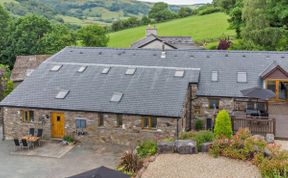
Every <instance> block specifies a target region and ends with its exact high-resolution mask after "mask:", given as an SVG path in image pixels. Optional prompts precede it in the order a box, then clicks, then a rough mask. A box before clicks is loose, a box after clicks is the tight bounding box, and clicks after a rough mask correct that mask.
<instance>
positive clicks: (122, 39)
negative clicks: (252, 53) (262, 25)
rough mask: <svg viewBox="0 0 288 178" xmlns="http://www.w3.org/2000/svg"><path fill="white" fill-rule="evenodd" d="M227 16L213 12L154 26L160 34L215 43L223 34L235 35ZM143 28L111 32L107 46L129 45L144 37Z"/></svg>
mask: <svg viewBox="0 0 288 178" xmlns="http://www.w3.org/2000/svg"><path fill="white" fill-rule="evenodd" d="M227 18H228V16H227V15H225V14H224V13H214V14H209V15H205V16H191V17H187V18H182V19H177V20H173V21H169V22H164V23H159V24H156V27H157V28H158V33H159V35H162V36H165V35H167V36H192V38H193V40H194V41H196V42H198V43H201V42H203V41H208V42H211V43H215V42H216V41H218V39H219V38H220V37H222V36H223V35H229V36H230V37H233V36H235V32H234V30H229V29H228V27H229V24H228V22H227ZM145 29H146V26H141V27H136V28H131V29H127V30H123V31H119V32H114V33H111V34H110V41H109V44H108V46H109V47H117V48H126V47H129V46H130V45H131V44H132V43H133V42H135V41H137V40H139V39H141V38H144V37H145ZM208 45H209V43H208Z"/></svg>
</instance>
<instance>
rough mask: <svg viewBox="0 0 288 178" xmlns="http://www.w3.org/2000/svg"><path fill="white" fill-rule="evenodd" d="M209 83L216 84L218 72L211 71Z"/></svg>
mask: <svg viewBox="0 0 288 178" xmlns="http://www.w3.org/2000/svg"><path fill="white" fill-rule="evenodd" d="M211 81H212V82H218V71H212V73H211Z"/></svg>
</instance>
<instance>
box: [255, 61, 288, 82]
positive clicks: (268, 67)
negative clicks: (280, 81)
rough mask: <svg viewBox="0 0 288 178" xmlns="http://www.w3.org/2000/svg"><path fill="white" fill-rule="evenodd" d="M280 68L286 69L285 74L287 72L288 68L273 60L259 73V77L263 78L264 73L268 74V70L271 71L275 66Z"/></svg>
mask: <svg viewBox="0 0 288 178" xmlns="http://www.w3.org/2000/svg"><path fill="white" fill-rule="evenodd" d="M277 67H278V68H279V67H280V68H281V70H284V71H286V74H287V72H288V68H287V67H284V66H281V65H280V64H279V63H278V62H277V61H273V62H272V63H271V64H270V65H268V66H267V67H266V68H265V70H264V71H263V72H262V73H261V74H260V77H261V78H265V76H266V75H268V74H269V73H270V72H272V71H273V70H274V69H275V68H277Z"/></svg>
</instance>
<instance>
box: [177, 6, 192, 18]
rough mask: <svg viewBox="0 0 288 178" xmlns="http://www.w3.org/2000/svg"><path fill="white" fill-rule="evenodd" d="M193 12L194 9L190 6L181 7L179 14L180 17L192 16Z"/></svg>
mask: <svg viewBox="0 0 288 178" xmlns="http://www.w3.org/2000/svg"><path fill="white" fill-rule="evenodd" d="M191 14H192V9H190V8H189V7H181V8H180V10H179V12H178V15H179V17H187V16H190V15H191Z"/></svg>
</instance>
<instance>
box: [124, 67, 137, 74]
mask: <svg viewBox="0 0 288 178" xmlns="http://www.w3.org/2000/svg"><path fill="white" fill-rule="evenodd" d="M135 72H136V68H129V69H127V70H126V73H125V74H126V75H133V74H135Z"/></svg>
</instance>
